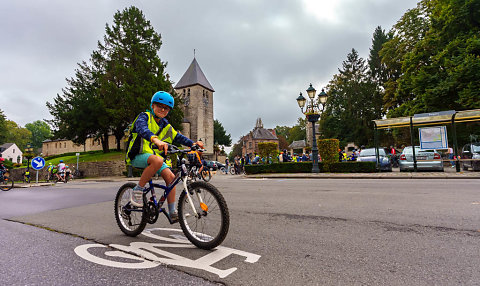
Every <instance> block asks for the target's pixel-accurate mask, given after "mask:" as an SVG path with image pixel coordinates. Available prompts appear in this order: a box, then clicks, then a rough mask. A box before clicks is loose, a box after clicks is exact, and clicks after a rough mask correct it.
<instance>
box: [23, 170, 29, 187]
mask: <svg viewBox="0 0 480 286" xmlns="http://www.w3.org/2000/svg"><path fill="white" fill-rule="evenodd" d="M23 183H25V184H30V172H29V171H25V172H24V173H23Z"/></svg>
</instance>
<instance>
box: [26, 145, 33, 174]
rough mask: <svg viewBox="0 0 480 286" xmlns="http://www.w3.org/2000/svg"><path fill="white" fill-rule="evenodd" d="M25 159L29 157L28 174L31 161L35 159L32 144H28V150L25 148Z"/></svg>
mask: <svg viewBox="0 0 480 286" xmlns="http://www.w3.org/2000/svg"><path fill="white" fill-rule="evenodd" d="M25 153H26V154H25V157H27V172H30V159H32V158H33V148H32V145H31V144H30V143H27V148H25Z"/></svg>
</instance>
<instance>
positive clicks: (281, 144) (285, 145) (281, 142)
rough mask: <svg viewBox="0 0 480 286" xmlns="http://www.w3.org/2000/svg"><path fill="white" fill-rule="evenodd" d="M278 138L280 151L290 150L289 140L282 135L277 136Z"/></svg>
mask: <svg viewBox="0 0 480 286" xmlns="http://www.w3.org/2000/svg"><path fill="white" fill-rule="evenodd" d="M277 137H278V148H280V150H285V149H288V145H290V144H288V142H287V139H286V138H285V137H284V136H283V135H280V134H277Z"/></svg>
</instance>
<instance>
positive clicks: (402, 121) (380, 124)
mask: <svg viewBox="0 0 480 286" xmlns="http://www.w3.org/2000/svg"><path fill="white" fill-rule="evenodd" d="M471 121H480V109H473V110H463V111H455V110H447V111H439V112H431V113H421V114H415V115H413V116H406V117H397V118H388V119H377V120H374V121H373V122H374V128H375V148H376V156H377V167H378V166H379V164H380V156H379V151H378V144H379V140H378V130H379V129H388V128H390V129H393V128H401V127H409V128H410V138H411V139H410V140H411V145H412V148H413V164H414V170H415V172H416V171H417V160H416V157H415V144H414V141H413V138H414V137H413V136H414V127H417V126H435V125H446V124H451V125H452V129H451V130H452V133H453V134H452V136H453V138H452V142H453V150H454V154H455V158H457V160H458V143H457V132H456V127H455V126H456V124H457V123H462V122H471ZM457 162H459V161H457ZM455 165H456V171H457V172H460V164H455Z"/></svg>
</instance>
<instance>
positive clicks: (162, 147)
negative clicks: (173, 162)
mask: <svg viewBox="0 0 480 286" xmlns="http://www.w3.org/2000/svg"><path fill="white" fill-rule="evenodd" d="M152 142H153V144H155V145H157V147H158V150H160V151H161V150H163V152H164V153H165V155H167V150H168V143H166V142H163V141H161V140H160V139H158V138H154V139H153V140H152Z"/></svg>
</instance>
